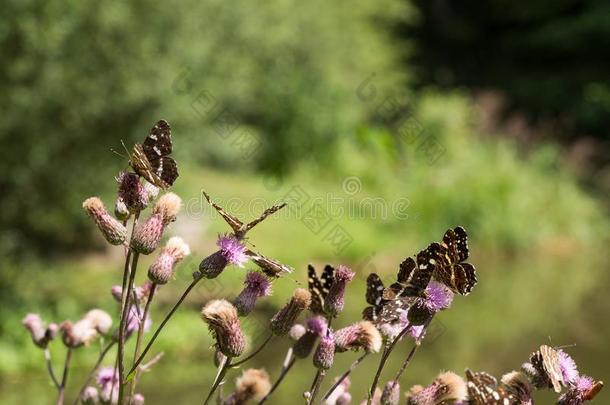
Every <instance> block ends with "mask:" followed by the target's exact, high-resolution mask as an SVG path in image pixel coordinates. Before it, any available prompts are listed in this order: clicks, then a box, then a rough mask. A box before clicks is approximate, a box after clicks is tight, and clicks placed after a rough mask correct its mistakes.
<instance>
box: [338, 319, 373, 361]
mask: <svg viewBox="0 0 610 405" xmlns="http://www.w3.org/2000/svg"><path fill="white" fill-rule="evenodd" d="M335 344H336V346H337V347H336V348H337V351H338V352H344V351H347V350H350V349H352V350H358V349H363V350H365V351H367V352H370V353H377V352H378V351H379V349H381V344H382V338H381V334H380V333H379V331H378V330H377V328H375V326H374V325H373V324H372V323H371V322H369V321H361V322H358V323H355V324H353V325H350V326H346V327H345V328H342V329H339V330H338V331H336V332H335Z"/></svg>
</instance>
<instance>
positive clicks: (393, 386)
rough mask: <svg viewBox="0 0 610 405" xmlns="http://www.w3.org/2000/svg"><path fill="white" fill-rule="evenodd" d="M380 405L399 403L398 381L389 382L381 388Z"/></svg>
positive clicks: (395, 404) (396, 404)
mask: <svg viewBox="0 0 610 405" xmlns="http://www.w3.org/2000/svg"><path fill="white" fill-rule="evenodd" d="M380 403H381V405H398V404H399V403H400V384H398V381H394V380H390V381H388V382H387V383H386V385H385V387H383V392H382V393H381V400H380Z"/></svg>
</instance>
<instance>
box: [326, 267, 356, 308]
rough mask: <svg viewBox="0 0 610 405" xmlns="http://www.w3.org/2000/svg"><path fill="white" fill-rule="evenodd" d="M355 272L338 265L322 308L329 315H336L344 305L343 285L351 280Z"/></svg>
mask: <svg viewBox="0 0 610 405" xmlns="http://www.w3.org/2000/svg"><path fill="white" fill-rule="evenodd" d="M354 275H355V273H354V272H353V271H351V270H350V269H349V268H348V267H346V266H339V268H338V269H337V271H336V272H335V280H334V282H333V283H332V285H331V287H330V290H329V291H328V295H327V296H326V298H325V299H324V309H325V311H326V312H327V313H328V314H329V315H330V316H333V317H335V316H337V315H338V314H339V313H340V312H341V311H342V310H343V307H344V305H345V287H346V286H347V283H349V282H350V281H352V279H353V278H354Z"/></svg>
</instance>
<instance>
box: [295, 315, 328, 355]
mask: <svg viewBox="0 0 610 405" xmlns="http://www.w3.org/2000/svg"><path fill="white" fill-rule="evenodd" d="M327 328H328V324H327V322H326V319H324V318H323V317H321V316H314V317H311V318H309V319H308V320H307V328H306V329H305V333H303V335H302V336H301V337H299V339H298V340H297V341H296V343H295V344H294V346H293V350H294V355H295V356H296V357H298V358H301V359H304V358H305V357H307V356H309V353H311V351H312V350H313V347H314V345H315V344H316V340H317V339H318V337H320V336H325V335H326V331H327ZM291 331H292V328H291Z"/></svg>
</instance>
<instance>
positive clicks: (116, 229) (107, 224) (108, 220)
mask: <svg viewBox="0 0 610 405" xmlns="http://www.w3.org/2000/svg"><path fill="white" fill-rule="evenodd" d="M83 208H84V209H85V211H86V212H87V215H89V217H91V219H93V222H95V224H96V225H97V227H98V228H99V229H100V231H102V234H103V235H104V238H105V239H106V240H107V241H108V243H110V244H111V245H120V244H122V243H123V242H125V239H126V238H127V228H125V226H124V225H123V224H122V223H120V222H119V221H118V220H116V219H115V218H114V217H112V216H111V215H110V214H109V213H108V211H106V207H104V203H103V202H102V200H100V199H99V198H98V197H91V198H87V199H86V200H85V201H84V202H83Z"/></svg>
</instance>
